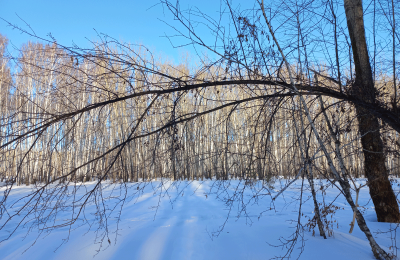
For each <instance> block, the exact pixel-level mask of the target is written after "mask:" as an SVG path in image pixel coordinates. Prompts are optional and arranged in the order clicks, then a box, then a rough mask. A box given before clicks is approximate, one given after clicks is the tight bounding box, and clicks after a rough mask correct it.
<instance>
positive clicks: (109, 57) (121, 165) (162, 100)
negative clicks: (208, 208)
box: [0, 37, 400, 185]
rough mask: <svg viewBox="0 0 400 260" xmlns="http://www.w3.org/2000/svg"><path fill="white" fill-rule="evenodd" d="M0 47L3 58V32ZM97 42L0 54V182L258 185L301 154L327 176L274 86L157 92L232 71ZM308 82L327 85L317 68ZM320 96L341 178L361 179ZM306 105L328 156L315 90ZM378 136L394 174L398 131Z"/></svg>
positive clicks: (352, 138) (332, 105) (297, 115)
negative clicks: (77, 49) (91, 49)
mask: <svg viewBox="0 0 400 260" xmlns="http://www.w3.org/2000/svg"><path fill="white" fill-rule="evenodd" d="M1 43H2V48H1V50H2V51H3V53H4V50H5V45H6V43H7V39H5V38H4V37H2V40H1ZM97 48H98V49H97V50H96V51H98V53H100V54H101V55H97V53H96V54H94V55H93V56H89V55H88V56H86V57H76V56H74V55H72V54H71V53H67V52H66V51H65V50H63V49H60V48H58V47H57V46H56V45H43V44H39V43H28V44H26V45H25V46H24V47H23V49H22V51H21V53H20V56H19V57H18V59H17V60H15V64H14V66H15V67H13V68H10V67H8V66H7V64H9V60H7V57H6V56H2V60H1V61H2V66H1V76H2V78H1V93H2V94H1V109H2V115H1V116H2V118H1V133H2V134H1V139H2V140H1V141H2V150H1V164H0V167H1V175H0V178H1V179H2V181H5V182H9V183H15V185H29V184H36V183H46V184H47V183H55V182H56V183H58V182H60V183H65V182H67V183H68V182H85V181H89V180H90V181H92V180H110V181H112V182H138V181H151V180H154V179H160V178H170V179H173V180H203V179H217V180H219V179H221V180H227V179H232V178H234V179H237V178H239V179H246V180H269V179H271V178H276V177H278V176H284V177H285V178H291V177H292V178H293V177H295V176H296V175H297V173H298V172H299V171H300V170H301V169H302V168H303V166H304V160H305V157H306V156H308V158H309V159H311V160H312V162H313V163H312V166H313V171H314V172H315V176H317V177H320V178H329V177H332V176H331V175H330V169H329V166H328V163H327V161H326V158H325V157H324V156H323V152H322V151H321V149H319V148H318V147H319V144H318V142H317V140H316V138H315V136H313V135H312V134H311V130H310V126H309V123H308V122H307V120H306V119H305V118H304V117H305V115H304V113H303V112H302V111H301V109H300V104H299V101H298V100H296V98H295V97H294V96H293V95H291V94H290V93H287V91H284V90H282V89H281V87H280V86H277V85H275V84H271V85H265V86H259V85H253V84H248V85H246V86H243V85H238V84H229V85H223V86H213V87H209V88H202V87H201V86H200V87H197V86H196V88H195V89H190V90H186V91H182V92H179V93H176V92H172V91H168V90H169V89H174V87H179V86H180V82H185V84H188V85H196V84H201V82H208V81H217V80H222V79H223V78H225V79H226V78H227V77H235V75H232V74H233V73H235V72H230V71H229V68H228V67H223V66H221V65H215V66H210V67H208V68H207V69H206V70H204V71H201V72H200V73H198V74H196V75H194V76H191V75H192V73H191V71H190V67H189V65H188V64H184V63H182V64H179V65H178V66H175V65H173V64H170V63H168V62H162V61H156V60H154V59H153V58H152V57H147V56H146V53H145V50H143V49H140V48H139V49H138V50H135V49H130V47H127V48H126V49H124V50H121V49H117V48H116V49H113V50H110V51H109V52H106V51H108V50H105V49H102V48H104V46H97ZM127 51H128V52H127ZM105 53H106V54H105ZM124 58H128V60H123V59H124ZM293 70H294V71H295V70H296V68H293ZM11 71H12V73H11ZM281 73H282V74H285V72H284V71H283V72H281ZM300 77H303V76H302V75H299V76H297V78H300ZM166 78H167V79H169V78H171V79H174V80H173V81H172V82H170V81H168V80H166ZM252 78H253V79H257V78H258V76H257V75H256V74H255V75H254V76H252ZM318 78H319V79H318V81H319V82H320V83H321V84H324V85H325V86H329V87H330V88H333V89H334V88H335V86H330V84H331V83H330V82H329V81H327V80H326V79H325V78H324V76H323V75H321V76H318ZM379 84H380V85H381V86H382V87H390V84H391V82H390V78H389V77H385V75H382V76H381V79H380V80H379ZM331 85H332V84H331ZM163 92H164V93H163ZM110 100H112V101H114V100H121V101H119V102H113V103H111V102H110ZM322 100H323V103H324V106H325V107H326V108H327V111H326V113H327V115H328V120H329V121H330V122H331V124H332V125H333V128H334V130H335V133H336V134H337V136H338V139H339V141H340V144H341V151H342V154H343V157H344V162H345V167H346V169H347V171H348V174H349V175H351V176H353V177H356V178H357V177H362V176H363V160H362V158H363V154H362V148H361V145H360V135H359V133H358V127H357V122H356V121H355V118H356V117H355V115H354V109H353V108H352V106H351V105H349V104H347V103H345V102H342V101H341V100H337V99H335V98H332V97H323V99H322ZM306 102H307V105H308V107H309V110H310V112H311V115H312V117H313V121H314V122H315V125H316V126H317V128H318V130H319V131H320V132H321V135H322V138H323V140H324V142H325V143H326V146H327V148H328V149H329V152H330V153H333V150H334V145H333V144H332V143H331V142H330V141H329V139H330V134H329V131H328V128H327V125H326V121H325V118H324V116H323V114H322V113H321V104H320V103H319V101H318V99H317V98H315V97H307V98H306ZM93 104H96V106H94V105H93ZM381 131H382V135H383V140H384V141H385V144H386V146H385V147H386V151H385V152H386V153H387V157H386V164H387V168H388V170H389V171H390V174H391V175H394V176H398V174H399V173H400V170H399V156H398V151H397V149H396V145H398V144H399V135H398V133H396V132H395V131H394V130H392V129H390V128H389V127H383V128H382V129H381ZM302 135H304V136H305V138H306V139H307V144H306V146H307V147H306V149H307V155H305V154H303V153H304V151H303V152H302V149H301V145H302V144H300V143H299V140H300V139H299V138H298V137H299V136H302ZM10 144H11V145H10Z"/></svg>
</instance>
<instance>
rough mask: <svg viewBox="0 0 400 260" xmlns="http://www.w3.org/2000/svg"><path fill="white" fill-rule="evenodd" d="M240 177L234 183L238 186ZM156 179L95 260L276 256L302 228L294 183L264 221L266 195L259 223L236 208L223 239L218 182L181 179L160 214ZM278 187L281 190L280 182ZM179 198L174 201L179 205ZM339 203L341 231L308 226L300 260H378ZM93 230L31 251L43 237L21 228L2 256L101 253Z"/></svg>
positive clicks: (386, 240) (254, 213)
mask: <svg viewBox="0 0 400 260" xmlns="http://www.w3.org/2000/svg"><path fill="white" fill-rule="evenodd" d="M237 183H238V182H237V181H233V182H231V184H233V186H235V185H237ZM156 185H157V182H155V183H154V184H153V186H152V185H148V186H147V187H146V188H145V189H144V193H143V194H142V196H141V197H139V199H138V201H136V203H134V202H135V201H131V202H129V203H127V204H126V205H125V207H124V210H123V214H122V221H121V222H120V224H119V229H120V230H119V232H118V233H119V234H118V237H117V241H116V242H115V233H114V234H111V235H110V238H111V245H109V246H108V247H107V248H106V247H105V246H106V245H108V243H103V247H102V248H101V249H100V252H99V253H98V254H97V255H96V256H95V257H94V259H146V260H157V259H174V260H179V259H208V260H212V259H232V260H233V259H270V258H273V257H274V256H279V255H283V254H285V252H286V251H285V250H282V249H281V248H280V247H272V246H269V245H268V243H271V244H275V245H278V244H279V241H278V238H279V237H284V238H288V237H289V236H290V235H291V234H292V232H294V228H293V227H294V225H295V224H291V223H290V222H289V220H295V219H297V212H298V203H297V202H296V201H293V200H292V199H291V198H290V197H291V196H293V197H294V198H296V197H297V196H298V193H297V191H296V190H291V189H289V190H288V191H287V192H285V193H284V196H280V197H279V198H278V199H277V200H276V202H275V209H276V211H266V212H265V213H264V214H263V215H262V216H261V218H259V219H258V216H259V213H260V212H262V211H264V210H266V209H268V208H269V207H270V205H271V204H270V202H271V199H270V197H268V196H267V197H264V199H263V200H261V201H260V202H259V205H249V207H248V208H247V210H248V214H249V216H250V217H251V221H253V222H252V224H251V225H249V219H246V218H245V217H241V218H239V219H237V218H236V217H235V216H236V215H237V207H235V208H234V209H233V210H232V212H231V215H230V217H229V220H228V222H227V223H226V226H225V228H224V229H223V231H222V232H221V233H220V235H219V236H218V237H213V238H212V237H211V235H212V233H213V232H215V231H218V229H219V227H220V226H221V225H222V224H224V222H225V220H226V217H227V214H228V211H227V209H226V206H225V205H224V203H223V202H222V201H220V200H218V199H216V195H215V194H208V192H209V186H210V185H211V182H206V183H203V184H201V183H200V182H192V183H187V182H181V183H180V185H179V187H178V188H176V187H170V188H169V190H168V194H169V196H170V197H168V196H164V197H162V198H161V200H160V206H159V207H158V211H157V214H156V216H155V210H156V208H155V206H157V205H158V203H159V199H160V197H159V196H153V192H154V188H153V187H154V186H156ZM185 186H187V187H186V188H184V189H183V187H185ZM275 186H276V187H275V188H279V185H275ZM230 188H232V187H230ZM182 189H183V191H182ZM214 190H215V189H214ZM28 191H29V188H27V187H18V188H17V189H16V192H15V194H14V195H13V196H16V197H17V196H21V195H23V194H24V193H26V192H28ZM164 194H165V193H164ZM205 194H208V195H207V196H206V195H205ZM222 194H224V193H221V195H222ZM245 194H247V193H245ZM337 195H338V191H337V190H335V189H333V188H331V189H329V190H328V191H327V195H326V197H325V199H326V200H327V201H329V202H330V201H331V200H332V199H333V198H335V197H336V196H337ZM171 200H172V201H174V202H173V203H172V204H171ZM310 202H311V201H308V202H307V203H306V204H305V205H303V212H305V213H307V212H308V213H307V214H310V215H311V214H312V205H311V203H310ZM367 202H368V190H367V189H364V190H362V193H361V198H360V204H362V203H367ZM334 204H335V205H337V206H341V207H344V208H345V210H339V211H337V213H336V214H335V216H334V218H336V220H337V223H338V225H337V226H335V228H334V236H333V237H329V238H328V239H327V240H324V239H322V238H320V237H318V236H315V237H314V236H312V233H311V232H308V231H305V232H304V238H305V239H306V240H307V241H306V242H305V248H304V252H303V254H302V255H301V258H300V259H327V260H329V259H332V260H333V259H335V260H336V259H374V258H373V255H372V253H371V251H370V248H369V245H368V242H367V240H366V239H365V237H364V235H363V234H362V233H361V232H360V230H359V229H358V227H355V229H354V232H353V234H349V233H348V230H349V224H350V222H351V219H352V213H351V211H350V209H349V207H348V206H347V205H346V203H345V201H344V198H343V197H342V196H340V197H339V198H338V199H337V200H336V201H335V203H334ZM235 206H237V205H236V204H235ZM366 207H368V209H367V211H366V214H365V215H366V219H367V220H368V225H369V226H370V228H371V229H372V231H377V230H378V229H380V230H386V229H387V228H388V227H389V224H386V223H377V222H376V220H375V217H374V213H373V211H372V209H371V205H370V204H368V205H366ZM154 216H155V217H154ZM109 221H110V222H109V225H110V229H109V230H110V232H115V229H116V224H115V223H112V221H111V219H110V220H109ZM246 223H247V224H246ZM302 223H303V224H305V223H306V221H305V218H302ZM335 225H336V224H335ZM337 227H338V228H337ZM87 230H88V227H87V226H84V227H79V228H77V229H76V230H73V232H71V235H70V238H69V241H68V242H67V243H66V244H64V245H62V246H61V247H60V248H59V249H58V250H57V251H55V249H56V248H57V247H58V246H59V245H60V244H61V242H62V239H63V238H65V237H66V236H67V232H68V228H61V229H59V230H55V231H53V232H52V233H50V234H49V235H47V236H43V237H41V238H39V239H38V240H37V242H36V244H35V245H34V246H33V247H31V248H30V249H29V250H27V251H26V252H25V253H23V252H24V251H25V249H27V248H28V247H29V245H30V244H31V243H32V242H33V241H34V240H35V238H36V236H35V234H34V233H35V232H32V233H31V234H29V235H28V236H27V237H26V238H25V239H23V237H24V235H25V234H26V230H22V229H21V230H19V231H18V233H17V234H16V235H14V236H13V237H12V238H11V239H10V240H8V241H5V242H3V243H1V244H0V258H1V259H32V260H34V259H73V260H79V259H93V256H94V255H95V254H96V250H97V249H99V244H98V243H97V244H95V243H94V241H95V233H94V232H93V231H89V232H87ZM0 232H5V231H0ZM4 236H5V234H1V233H0V238H3V237H4ZM377 240H378V242H379V243H380V244H381V245H382V246H383V247H384V248H385V249H388V247H389V246H390V245H391V240H390V234H381V235H378V236H377ZM300 245H301V244H300V243H298V244H297V245H296V247H295V250H294V252H293V255H292V258H293V259H296V258H297V256H298V253H299V250H298V248H299V246H300ZM54 251H55V252H54Z"/></svg>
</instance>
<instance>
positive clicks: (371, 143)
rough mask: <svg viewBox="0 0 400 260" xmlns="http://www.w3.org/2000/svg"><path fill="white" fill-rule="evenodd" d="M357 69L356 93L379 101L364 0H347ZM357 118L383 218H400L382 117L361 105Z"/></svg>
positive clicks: (373, 193) (372, 187) (378, 212)
mask: <svg viewBox="0 0 400 260" xmlns="http://www.w3.org/2000/svg"><path fill="white" fill-rule="evenodd" d="M344 7H345V11H346V18H347V27H348V29H349V34H350V39H351V44H352V48H353V56H354V63H355V70H356V79H355V83H354V85H353V87H352V94H353V95H355V96H357V97H358V98H361V99H363V100H364V101H366V102H370V103H374V102H376V89H375V86H374V82H373V78H372V70H371V65H370V62H369V56H368V50H367V43H366V40H365V30H364V20H363V8H362V0H344ZM356 112H357V119H358V124H359V130H360V134H361V144H362V147H363V151H364V171H365V176H366V177H367V179H368V186H369V191H370V195H371V198H372V201H373V203H374V205H375V211H376V215H377V217H378V221H379V222H397V223H398V222H400V213H399V206H398V204H397V200H396V196H395V194H394V192H393V190H392V186H391V185H390V182H389V177H388V173H387V170H386V166H385V155H384V153H383V143H382V139H381V136H380V132H379V122H378V119H377V118H376V117H375V116H374V115H372V114H370V113H369V112H368V111H367V110H366V109H364V108H361V107H357V106H356Z"/></svg>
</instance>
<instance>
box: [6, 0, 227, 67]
mask: <svg viewBox="0 0 400 260" xmlns="http://www.w3.org/2000/svg"><path fill="white" fill-rule="evenodd" d="M158 3H159V1H158V0H146V1H139V0H131V1H129V0H112V1H111V0H96V1H94V0H68V1H65V0H0V18H2V19H4V20H6V21H8V22H10V23H12V24H16V25H18V26H20V27H22V28H24V29H26V30H29V31H30V29H29V27H28V26H27V25H26V24H29V25H30V27H31V28H32V29H33V31H34V32H35V33H36V35H38V36H40V37H43V38H49V37H47V35H48V34H49V33H51V34H52V36H53V37H54V38H55V39H56V40H57V42H58V43H60V44H62V45H66V46H72V45H73V43H75V44H77V45H78V46H79V47H90V43H89V40H94V41H96V40H97V39H98V37H97V32H98V33H105V34H107V35H109V36H111V37H113V38H115V39H117V40H122V41H125V42H130V43H141V44H143V45H145V46H147V47H149V48H150V49H151V50H153V51H156V52H157V53H162V54H164V55H167V56H169V57H170V58H172V59H174V60H175V61H178V60H179V56H180V55H181V53H184V52H185V51H188V52H192V49H191V48H190V47H186V48H185V49H182V48H180V49H176V48H175V49H174V48H173V47H172V46H171V43H170V41H169V40H168V39H167V38H165V35H169V36H170V35H173V34H174V32H173V30H172V29H171V28H169V27H168V26H167V25H166V24H165V23H164V22H162V21H160V20H165V21H167V22H172V16H171V14H170V13H169V11H168V10H166V9H164V8H163V6H162V5H160V4H158ZM219 3H220V1H219V0H205V1H191V0H184V1H181V7H186V8H187V7H190V6H192V5H196V6H197V7H199V8H200V9H202V10H203V11H207V12H214V13H216V12H218V10H219ZM25 23H26V24H25ZM95 30H96V31H97V32H96V31H95ZM0 33H1V34H3V35H6V36H7V37H8V38H9V40H10V43H12V44H14V45H15V46H16V47H17V48H19V47H21V44H23V43H25V42H27V41H28V40H31V41H37V40H35V39H33V38H31V37H29V36H27V35H25V34H23V33H21V32H20V31H18V30H16V29H12V28H11V27H10V26H8V25H7V23H6V22H5V21H3V20H0ZM174 44H176V45H179V44H181V42H179V40H178V39H175V42H174ZM10 46H11V45H10Z"/></svg>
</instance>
